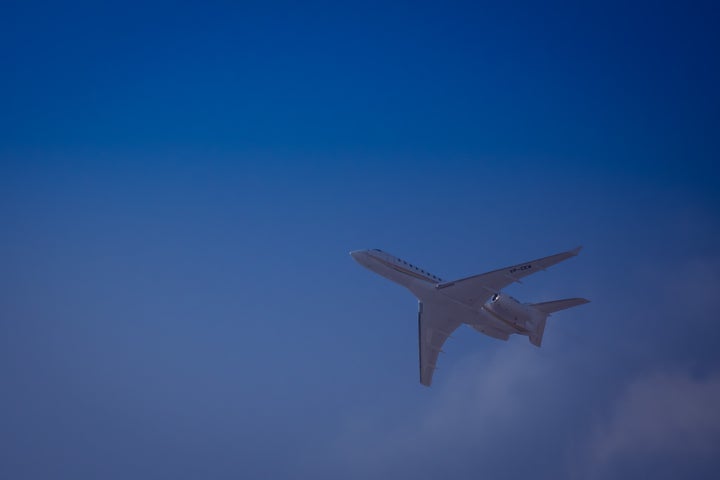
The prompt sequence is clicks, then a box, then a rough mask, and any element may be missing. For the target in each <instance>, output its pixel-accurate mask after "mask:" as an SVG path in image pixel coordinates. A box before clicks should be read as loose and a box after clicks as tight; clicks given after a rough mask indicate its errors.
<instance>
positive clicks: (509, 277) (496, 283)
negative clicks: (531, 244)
mask: <svg viewBox="0 0 720 480" xmlns="http://www.w3.org/2000/svg"><path fill="white" fill-rule="evenodd" d="M581 248H582V247H577V248H576V249H574V250H569V251H567V252H563V253H558V254H556V255H550V256H549V257H543V258H538V259H537V260H531V261H529V262H525V263H520V264H518V265H512V266H510V267H505V268H501V269H499V270H493V271H492V272H487V273H481V274H480V275H473V276H472V277H467V278H462V279H460V280H455V281H454V282H446V283H441V284H440V285H438V286H437V288H438V290H440V291H441V292H442V293H443V294H445V295H447V296H448V297H450V298H452V299H454V300H458V301H460V302H462V303H465V304H466V305H470V306H472V307H479V306H481V305H483V304H484V303H485V302H487V301H488V299H489V298H490V297H491V296H492V295H493V294H494V293H497V292H499V291H500V290H502V289H503V288H505V287H507V286H508V285H510V284H511V283H513V282H519V281H520V279H521V278H524V277H527V276H528V275H530V274H533V273H535V272H538V271H541V270H545V269H546V268H549V267H551V266H553V265H555V264H556V263H560V262H562V261H563V260H567V259H568V258H572V257H574V256H575V255H577V254H578V253H580V249H581Z"/></svg>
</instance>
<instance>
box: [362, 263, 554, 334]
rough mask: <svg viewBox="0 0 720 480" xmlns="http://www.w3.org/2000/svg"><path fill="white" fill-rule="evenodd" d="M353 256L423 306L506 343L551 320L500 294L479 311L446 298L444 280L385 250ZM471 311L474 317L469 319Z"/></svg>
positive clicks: (471, 316)
mask: <svg viewBox="0 0 720 480" xmlns="http://www.w3.org/2000/svg"><path fill="white" fill-rule="evenodd" d="M350 255H352V257H353V258H354V259H355V260H356V261H357V262H358V263H359V264H361V265H362V266H364V267H366V268H368V269H370V270H372V271H373V272H375V273H377V274H378V275H381V276H383V277H385V278H387V279H388V280H391V281H393V282H395V283H398V284H400V285H402V286H403V287H405V288H407V289H408V290H410V291H411V292H412V293H413V294H414V295H415V297H417V298H418V300H420V301H421V302H433V303H435V304H439V305H442V306H443V307H445V308H446V309H447V312H448V315H449V316H450V317H453V316H456V317H457V318H463V319H471V320H470V321H467V320H464V321H463V322H464V323H467V324H468V325H470V326H472V327H473V328H475V329H476V330H478V331H480V332H482V333H484V334H486V335H489V336H491V337H494V338H499V339H502V340H506V339H507V338H508V336H509V335H511V334H513V333H515V334H520V335H529V334H531V333H532V332H533V331H534V330H535V327H536V325H537V324H538V322H540V321H541V320H543V319H544V318H545V317H546V316H547V315H545V314H543V313H542V312H540V311H538V310H536V309H534V308H532V307H531V306H529V305H527V304H523V303H520V302H518V301H517V300H515V299H514V298H513V297H510V296H508V295H505V294H502V293H500V292H497V293H495V294H494V295H493V296H492V297H491V298H490V300H488V301H487V302H486V303H485V304H484V305H482V306H480V307H479V308H477V307H472V306H470V305H467V304H464V303H462V302H460V301H458V300H455V299H453V298H450V297H449V296H447V295H444V294H443V289H442V284H443V280H442V279H441V278H440V277H438V276H437V275H434V274H432V273H430V272H428V271H426V270H425V269H423V268H421V267H418V266H417V265H414V264H412V263H410V262H407V261H405V260H402V259H400V258H398V257H395V256H393V255H391V254H389V253H387V252H383V251H382V250H378V249H372V250H357V251H354V252H350ZM468 311H472V313H473V315H467V312H468ZM453 312H456V313H457V315H453Z"/></svg>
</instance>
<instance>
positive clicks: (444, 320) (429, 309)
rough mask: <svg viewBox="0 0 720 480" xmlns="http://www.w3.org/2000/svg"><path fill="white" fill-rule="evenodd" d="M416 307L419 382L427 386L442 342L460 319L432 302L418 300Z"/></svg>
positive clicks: (459, 322) (458, 324) (430, 381)
mask: <svg viewBox="0 0 720 480" xmlns="http://www.w3.org/2000/svg"><path fill="white" fill-rule="evenodd" d="M418 308H419V311H418V350H419V354H420V383H422V384H423V385H425V386H426V387H429V386H430V384H431V383H432V377H433V373H435V369H436V365H437V359H438V356H439V355H440V352H442V347H443V344H444V343H445V340H447V338H448V337H449V336H450V335H451V334H452V333H453V332H454V331H455V330H456V329H457V328H458V327H459V326H460V325H462V321H461V320H458V319H453V318H451V317H450V315H449V313H448V311H447V310H446V309H444V308H442V307H439V306H437V305H435V304H432V303H424V302H419V303H418Z"/></svg>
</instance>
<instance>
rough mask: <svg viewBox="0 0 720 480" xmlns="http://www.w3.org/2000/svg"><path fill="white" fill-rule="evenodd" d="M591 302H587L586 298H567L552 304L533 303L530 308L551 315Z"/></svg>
mask: <svg viewBox="0 0 720 480" xmlns="http://www.w3.org/2000/svg"><path fill="white" fill-rule="evenodd" d="M589 301H590V300H587V299H585V298H566V299H565V300H554V301H552V302H542V303H531V304H530V306H531V307H533V308H537V309H538V310H540V311H541V312H543V313H547V314H548V315H549V314H551V313H554V312H558V311H560V310H565V309H566V308H571V307H577V306H578V305H583V304H585V303H588V302H589Z"/></svg>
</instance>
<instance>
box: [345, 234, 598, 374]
mask: <svg viewBox="0 0 720 480" xmlns="http://www.w3.org/2000/svg"><path fill="white" fill-rule="evenodd" d="M580 248H581V247H578V248H576V249H574V250H570V251H568V252H563V253H558V254H557V255H551V256H549V257H545V258H540V259H538V260H532V261H530V262H525V263H521V264H519V265H513V266H511V267H506V268H501V269H499V270H493V271H492V272H487V273H481V274H480V275H473V276H472V277H467V278H461V279H460V280H455V281H452V282H446V281H444V280H443V279H441V278H440V277H437V276H435V275H433V274H431V273H429V272H427V271H425V270H423V269H422V268H420V267H417V266H415V265H413V264H412V263H409V262H406V261H405V260H402V259H400V258H397V257H394V256H392V255H390V254H389V253H386V252H383V251H382V250H378V249H372V250H356V251H354V252H350V255H351V256H352V257H353V258H354V259H355V260H356V261H357V262H358V263H359V264H360V265H362V266H364V267H366V268H368V269H370V270H372V271H373V272H375V273H377V274H379V275H382V276H383V277H385V278H387V279H389V280H392V281H393V282H395V283H399V284H400V285H402V286H403V287H405V288H407V289H408V290H410V291H411V292H412V293H413V295H415V296H416V297H417V299H418V308H419V312H418V343H419V350H420V383H422V384H423V385H425V386H428V387H429V386H430V384H431V383H432V377H433V373H434V371H435V368H436V367H435V364H436V363H437V358H438V354H439V353H440V352H442V346H443V344H444V343H445V340H447V338H448V337H449V336H450V335H451V334H452V333H453V332H454V331H455V330H456V329H457V328H458V327H459V326H460V325H462V324H463V323H466V324H468V325H470V326H471V327H472V328H474V329H475V330H477V331H479V332H481V333H484V334H485V335H489V336H491V337H493V338H498V339H500V340H507V339H508V338H509V337H510V335H511V334H513V333H516V334H518V335H526V336H528V337H529V338H530V343H532V344H533V345H535V346H538V347H539V346H540V344H541V343H542V338H543V333H544V332H545V322H546V320H547V317H548V316H550V314H551V313H553V312H557V311H559V310H564V309H566V308H570V307H575V306H577V305H582V304H584V303H588V302H589V300H586V299H584V298H568V299H565V300H555V301H552V302H542V303H520V302H518V301H517V300H515V299H514V298H513V297H511V296H509V295H505V294H504V293H501V292H500V290H502V289H503V288H505V287H507V286H508V285H510V284H511V283H513V282H518V283H520V279H521V278H523V277H526V276H528V275H530V274H531V273H535V272H537V271H540V270H545V269H546V268H548V267H551V266H553V265H555V264H556V263H560V262H562V261H563V260H567V259H568V258H571V257H574V256H575V255H577V254H578V253H579V252H580Z"/></svg>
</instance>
